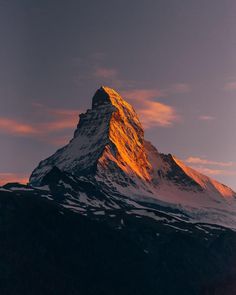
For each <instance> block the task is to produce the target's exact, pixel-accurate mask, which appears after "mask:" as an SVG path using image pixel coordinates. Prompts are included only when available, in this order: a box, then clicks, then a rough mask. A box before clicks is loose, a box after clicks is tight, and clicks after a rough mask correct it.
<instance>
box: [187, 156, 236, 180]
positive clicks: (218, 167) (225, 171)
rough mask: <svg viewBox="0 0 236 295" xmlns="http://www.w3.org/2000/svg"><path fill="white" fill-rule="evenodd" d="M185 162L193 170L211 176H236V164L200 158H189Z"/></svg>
mask: <svg viewBox="0 0 236 295" xmlns="http://www.w3.org/2000/svg"><path fill="white" fill-rule="evenodd" d="M184 162H185V163H186V164H189V165H190V166H191V167H192V168H193V169H195V170H197V171H199V172H201V173H203V174H206V175H209V176H217V175H222V176H236V170H235V169H234V168H235V167H236V163H235V162H222V161H212V160H208V159H205V158H200V157H189V158H187V159H186V160H185V161H184Z"/></svg>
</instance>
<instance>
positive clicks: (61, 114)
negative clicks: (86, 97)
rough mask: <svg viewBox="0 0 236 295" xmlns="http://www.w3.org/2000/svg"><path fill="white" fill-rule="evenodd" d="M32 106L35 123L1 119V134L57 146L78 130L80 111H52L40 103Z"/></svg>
mask: <svg viewBox="0 0 236 295" xmlns="http://www.w3.org/2000/svg"><path fill="white" fill-rule="evenodd" d="M32 106H33V110H32V111H33V113H34V115H35V116H34V117H35V118H34V119H35V120H34V121H32V122H30V123H29V122H22V121H21V120H16V119H12V118H5V117H0V133H3V134H7V135H11V136H18V137H19V136H20V137H31V138H35V139H37V140H41V141H45V142H48V143H51V144H55V145H59V143H60V142H64V141H66V140H68V139H69V138H68V136H69V134H67V133H68V132H69V131H71V130H73V129H75V128H76V126H77V123H78V115H79V113H81V111H80V110H70V109H52V108H48V107H46V106H44V105H42V104H38V103H33V105H32ZM42 117H43V118H42ZM65 133H66V134H65ZM62 137H63V138H64V141H63V140H62Z"/></svg>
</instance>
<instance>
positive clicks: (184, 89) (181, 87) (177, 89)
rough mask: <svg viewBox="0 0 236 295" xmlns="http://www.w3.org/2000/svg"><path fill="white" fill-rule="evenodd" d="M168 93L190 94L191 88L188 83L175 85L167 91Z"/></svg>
mask: <svg viewBox="0 0 236 295" xmlns="http://www.w3.org/2000/svg"><path fill="white" fill-rule="evenodd" d="M166 91H167V92H168V93H188V92H190V91H191V86H190V85H189V84H188V83H174V84H172V85H170V86H169V88H168V89H167V90H166Z"/></svg>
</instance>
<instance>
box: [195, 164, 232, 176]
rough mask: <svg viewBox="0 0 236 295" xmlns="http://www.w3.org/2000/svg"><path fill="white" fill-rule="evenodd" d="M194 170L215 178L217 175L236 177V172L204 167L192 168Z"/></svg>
mask: <svg viewBox="0 0 236 295" xmlns="http://www.w3.org/2000/svg"><path fill="white" fill-rule="evenodd" d="M192 168H194V169H195V170H197V171H199V172H201V173H203V174H206V175H209V176H215V175H224V176H235V175H236V171H232V170H225V169H211V168H208V167H203V166H192Z"/></svg>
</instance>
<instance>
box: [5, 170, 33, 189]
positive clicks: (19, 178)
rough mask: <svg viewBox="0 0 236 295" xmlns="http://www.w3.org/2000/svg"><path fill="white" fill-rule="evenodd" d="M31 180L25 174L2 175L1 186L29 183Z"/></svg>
mask: <svg viewBox="0 0 236 295" xmlns="http://www.w3.org/2000/svg"><path fill="white" fill-rule="evenodd" d="M28 181H29V178H28V177H27V176H26V175H25V174H20V173H0V186H2V185H4V184H6V183H8V182H20V183H23V184H26V183H28Z"/></svg>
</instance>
